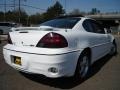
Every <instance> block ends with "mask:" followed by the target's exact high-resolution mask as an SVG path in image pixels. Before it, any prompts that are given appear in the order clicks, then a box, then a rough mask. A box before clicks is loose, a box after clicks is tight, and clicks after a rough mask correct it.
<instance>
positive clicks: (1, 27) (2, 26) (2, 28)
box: [0, 22, 18, 35]
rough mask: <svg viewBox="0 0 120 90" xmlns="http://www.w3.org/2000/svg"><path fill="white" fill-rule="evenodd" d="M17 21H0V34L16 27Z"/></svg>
mask: <svg viewBox="0 0 120 90" xmlns="http://www.w3.org/2000/svg"><path fill="white" fill-rule="evenodd" d="M17 26H18V25H17V23H12V22H0V35H2V34H8V33H9V32H11V31H12V30H11V28H13V27H17Z"/></svg>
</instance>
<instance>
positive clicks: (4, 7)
mask: <svg viewBox="0 0 120 90" xmlns="http://www.w3.org/2000/svg"><path fill="white" fill-rule="evenodd" d="M5 21H6V0H4V22H5Z"/></svg>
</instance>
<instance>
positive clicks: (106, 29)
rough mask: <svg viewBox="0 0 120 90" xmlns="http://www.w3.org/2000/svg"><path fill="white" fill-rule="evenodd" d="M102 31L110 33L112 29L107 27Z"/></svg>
mask: <svg viewBox="0 0 120 90" xmlns="http://www.w3.org/2000/svg"><path fill="white" fill-rule="evenodd" d="M104 31H105V33H106V34H111V33H112V30H111V29H109V28H104Z"/></svg>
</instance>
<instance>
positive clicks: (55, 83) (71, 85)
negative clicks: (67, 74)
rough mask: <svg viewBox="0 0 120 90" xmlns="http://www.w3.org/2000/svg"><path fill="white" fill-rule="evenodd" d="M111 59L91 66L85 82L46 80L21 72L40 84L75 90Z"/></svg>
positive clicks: (104, 58) (64, 79) (106, 58)
mask: <svg viewBox="0 0 120 90" xmlns="http://www.w3.org/2000/svg"><path fill="white" fill-rule="evenodd" d="M110 59H111V56H109V55H107V56H105V57H103V58H102V59H100V60H98V61H97V62H95V63H94V64H93V65H92V66H91V69H90V71H89V75H88V77H87V78H86V79H84V80H80V79H74V78H73V77H71V78H57V79H50V78H46V77H44V76H41V75H37V74H26V73H22V72H20V73H21V74H22V75H23V76H25V77H26V78H28V79H30V80H32V81H35V82H38V83H40V84H44V85H49V86H51V87H55V88H60V89H71V88H74V87H76V86H78V85H80V84H81V83H83V82H84V81H86V80H87V79H89V78H91V77H92V76H94V75H95V74H96V73H97V72H99V71H100V69H101V68H102V67H103V66H104V65H105V64H106V63H107V62H108V61H109V60H110Z"/></svg>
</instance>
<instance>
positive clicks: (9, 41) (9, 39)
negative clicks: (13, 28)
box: [8, 34, 12, 44]
mask: <svg viewBox="0 0 120 90" xmlns="http://www.w3.org/2000/svg"><path fill="white" fill-rule="evenodd" d="M8 43H9V44H12V41H11V38H10V35H9V34H8Z"/></svg>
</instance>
